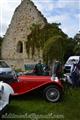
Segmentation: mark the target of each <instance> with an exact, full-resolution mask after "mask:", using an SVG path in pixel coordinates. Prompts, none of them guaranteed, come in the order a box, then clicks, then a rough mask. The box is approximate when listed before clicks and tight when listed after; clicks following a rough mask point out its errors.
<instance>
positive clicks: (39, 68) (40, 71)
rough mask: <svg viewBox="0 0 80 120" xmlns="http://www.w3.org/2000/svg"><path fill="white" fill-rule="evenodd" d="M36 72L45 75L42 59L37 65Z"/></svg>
mask: <svg viewBox="0 0 80 120" xmlns="http://www.w3.org/2000/svg"><path fill="white" fill-rule="evenodd" d="M34 73H35V74H36V75H43V66H42V63H41V60H39V62H38V63H37V64H36V65H35V67H34Z"/></svg>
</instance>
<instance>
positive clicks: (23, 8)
mask: <svg viewBox="0 0 80 120" xmlns="http://www.w3.org/2000/svg"><path fill="white" fill-rule="evenodd" d="M46 23H47V21H46V19H45V18H44V16H43V15H42V14H41V13H40V11H39V10H38V9H37V7H36V6H35V5H34V4H33V2H32V1H30V0H23V1H22V2H21V4H20V5H19V6H18V7H17V8H16V10H15V12H14V15H13V17H12V20H11V23H10V25H9V27H8V29H7V32H6V34H5V37H4V41H3V44H2V51H1V53H2V58H3V59H4V60H6V61H7V62H8V64H10V65H13V66H14V67H15V68H23V67H24V64H28V63H35V62H37V60H38V59H41V58H42V52H40V56H38V53H37V51H36V53H35V57H34V59H32V56H30V58H28V55H27V52H26V41H27V36H28V35H29V34H30V32H31V30H30V28H31V26H32V25H33V24H41V27H43V26H44V25H45V24H46ZM19 45H21V47H22V48H21V49H22V50H21V51H20V50H19V49H20V48H19Z"/></svg>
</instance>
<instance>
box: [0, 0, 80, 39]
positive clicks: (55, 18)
mask: <svg viewBox="0 0 80 120" xmlns="http://www.w3.org/2000/svg"><path fill="white" fill-rule="evenodd" d="M32 1H33V2H34V4H35V5H36V6H37V8H38V9H39V10H40V11H41V12H42V14H43V15H44V16H45V17H46V19H47V21H48V22H49V23H61V26H60V28H61V29H62V30H63V32H65V33H66V34H67V35H68V36H69V37H74V36H75V35H76V33H78V32H79V31H80V0H32ZM20 3H21V0H0V36H4V35H5V33H6V30H7V28H8V26H9V24H10V21H11V18H12V16H13V14H14V11H15V9H16V7H17V6H18V5H19V4H20Z"/></svg>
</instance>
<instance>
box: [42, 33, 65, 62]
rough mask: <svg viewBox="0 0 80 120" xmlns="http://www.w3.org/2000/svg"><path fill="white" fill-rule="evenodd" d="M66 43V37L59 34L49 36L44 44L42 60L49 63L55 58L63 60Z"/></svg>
mask: <svg viewBox="0 0 80 120" xmlns="http://www.w3.org/2000/svg"><path fill="white" fill-rule="evenodd" d="M66 43H67V39H65V38H63V37H62V36H59V35H58V36H55V37H52V38H50V39H49V40H48V41H47V42H46V43H45V45H44V49H43V56H44V60H45V61H47V62H49V63H51V62H52V61H53V59H57V60H60V61H62V62H63V61H64V55H65V52H66Z"/></svg>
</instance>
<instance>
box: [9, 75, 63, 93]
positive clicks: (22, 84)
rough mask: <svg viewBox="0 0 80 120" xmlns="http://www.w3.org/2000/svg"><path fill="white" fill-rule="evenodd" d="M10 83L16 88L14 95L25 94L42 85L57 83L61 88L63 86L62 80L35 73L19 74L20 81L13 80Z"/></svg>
mask: <svg viewBox="0 0 80 120" xmlns="http://www.w3.org/2000/svg"><path fill="white" fill-rule="evenodd" d="M10 85H11V87H12V88H13V90H14V95H21V94H25V93H28V92H30V91H32V90H35V89H38V88H40V87H47V86H49V85H56V86H57V87H58V88H60V89H62V88H63V86H62V84H61V81H60V80H54V79H52V77H51V76H34V75H24V76H19V77H18V81H17V82H13V83H11V84H10Z"/></svg>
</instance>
